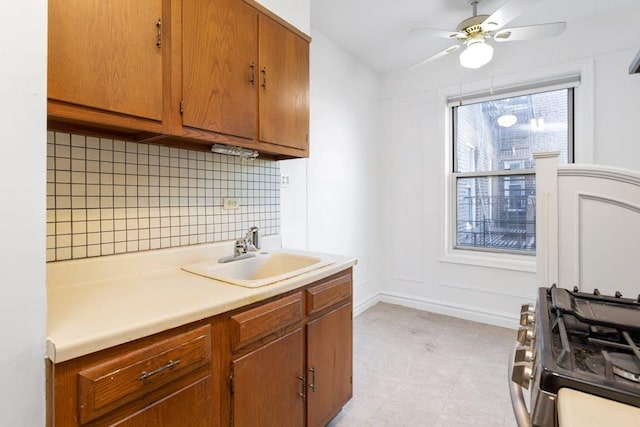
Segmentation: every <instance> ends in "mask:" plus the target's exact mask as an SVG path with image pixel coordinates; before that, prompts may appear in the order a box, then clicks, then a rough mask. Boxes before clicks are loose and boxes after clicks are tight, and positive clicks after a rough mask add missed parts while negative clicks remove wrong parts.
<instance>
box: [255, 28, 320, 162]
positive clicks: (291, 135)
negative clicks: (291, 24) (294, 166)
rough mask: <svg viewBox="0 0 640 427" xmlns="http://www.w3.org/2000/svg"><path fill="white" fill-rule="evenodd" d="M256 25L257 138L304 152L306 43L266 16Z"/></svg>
mask: <svg viewBox="0 0 640 427" xmlns="http://www.w3.org/2000/svg"><path fill="white" fill-rule="evenodd" d="M259 22H260V46H259V52H260V59H259V61H258V62H259V64H260V88H259V90H258V93H259V112H260V113H259V114H260V120H259V123H260V134H259V139H260V141H263V142H269V143H272V144H279V145H284V146H287V147H293V148H299V149H301V150H307V148H308V146H309V144H308V139H309V138H308V136H309V43H308V42H307V41H306V40H304V39H302V38H301V37H299V36H298V35H296V34H295V33H293V32H291V31H290V30H288V29H286V28H285V27H283V26H282V25H280V24H278V23H276V22H275V21H273V20H272V19H270V18H268V17H266V16H262V15H261V16H260V19H259Z"/></svg>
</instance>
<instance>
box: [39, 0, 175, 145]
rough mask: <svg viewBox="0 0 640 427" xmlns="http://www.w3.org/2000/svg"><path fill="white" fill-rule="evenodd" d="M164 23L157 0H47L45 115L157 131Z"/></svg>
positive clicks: (161, 8) (164, 51) (161, 104)
mask: <svg viewBox="0 0 640 427" xmlns="http://www.w3.org/2000/svg"><path fill="white" fill-rule="evenodd" d="M164 24H165V19H164V17H163V0H139V1H130V0H108V1H105V0H49V53H48V55H49V56H48V98H49V117H50V118H53V119H62V120H64V119H73V120H77V121H82V122H89V123H90V122H95V124H96V125H100V124H105V125H108V126H116V127H123V128H127V127H129V128H137V129H139V130H144V131H157V132H159V131H160V130H161V126H160V124H161V121H162V120H163V56H164V55H165V54H168V50H167V49H166V47H165V46H164V41H165V40H164V36H165V33H166V32H165V31H164V28H163V26H164Z"/></svg>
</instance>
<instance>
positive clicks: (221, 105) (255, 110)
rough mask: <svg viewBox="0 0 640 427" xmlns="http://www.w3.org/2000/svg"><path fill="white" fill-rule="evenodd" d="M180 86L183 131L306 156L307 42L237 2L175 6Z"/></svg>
mask: <svg viewBox="0 0 640 427" xmlns="http://www.w3.org/2000/svg"><path fill="white" fill-rule="evenodd" d="M182 88H183V97H182V100H181V101H182V105H183V114H182V124H183V126H185V127H187V128H195V129H200V130H205V131H211V132H216V133H221V134H224V135H229V136H232V137H238V138H246V139H249V140H255V141H258V144H257V145H256V148H259V149H262V150H265V151H273V152H281V153H283V154H291V155H294V156H295V155H297V156H304V155H306V153H307V151H308V147H309V143H308V140H309V42H308V40H306V39H304V38H303V37H302V36H301V35H300V34H298V33H295V32H293V31H292V30H290V29H289V28H286V27H285V26H284V25H282V24H281V23H279V22H276V21H274V20H273V19H272V18H270V17H268V16H266V15H263V14H261V13H259V12H258V11H257V10H256V9H254V8H253V7H250V6H249V5H247V4H246V3H245V2H243V1H239V0H219V1H216V2H213V1H206V2H198V1H195V0H185V1H184V2H183V6H182ZM191 132H192V131H191V130H190V129H186V130H185V135H189V134H190V133H191ZM235 142H236V143H240V144H242V141H235ZM274 145H275V146H274ZM279 147H288V148H291V149H292V150H287V149H284V148H279Z"/></svg>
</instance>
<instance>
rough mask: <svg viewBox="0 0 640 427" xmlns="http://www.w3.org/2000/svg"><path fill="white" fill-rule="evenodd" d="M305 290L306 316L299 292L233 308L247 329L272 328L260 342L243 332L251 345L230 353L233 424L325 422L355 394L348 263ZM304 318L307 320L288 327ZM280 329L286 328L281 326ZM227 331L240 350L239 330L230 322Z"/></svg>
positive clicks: (262, 333) (260, 332) (259, 331)
mask: <svg viewBox="0 0 640 427" xmlns="http://www.w3.org/2000/svg"><path fill="white" fill-rule="evenodd" d="M303 293H304V294H305V298H306V300H307V316H303V315H302V308H301V306H302V301H301V299H300V297H301V295H302V293H301V292H296V293H294V294H292V295H288V296H285V297H283V298H280V299H276V300H274V301H271V302H268V303H266V304H263V305H260V306H258V307H256V308H252V309H249V310H246V311H243V312H240V313H239V314H236V315H233V316H231V319H232V325H233V324H234V323H235V324H236V328H237V329H238V328H239V327H240V325H243V324H244V325H246V326H247V328H246V331H247V332H249V331H256V333H250V334H247V335H246V336H247V337H249V336H254V337H264V336H265V334H266V333H270V334H271V335H269V340H268V341H266V344H263V345H261V346H259V347H257V346H256V345H255V344H256V343H257V344H260V343H261V341H257V340H256V338H253V339H246V340H244V341H245V342H247V343H250V342H253V343H254V345H251V346H247V347H246V348H245V350H244V352H241V351H240V352H239V353H238V354H239V355H238V356H232V357H231V358H232V362H231V365H232V373H231V375H232V378H233V379H232V386H231V408H232V409H231V419H232V424H233V425H234V426H256V425H260V426H274V427H275V426H278V427H280V426H314V427H315V426H324V425H326V424H327V423H328V422H329V421H330V420H331V419H332V418H333V417H334V416H335V415H336V414H337V413H338V412H339V411H340V409H341V408H342V407H343V406H344V405H345V404H346V403H347V402H348V401H349V399H351V396H352V374H353V362H352V360H353V343H352V341H353V332H352V330H353V320H352V302H351V301H352V273H351V269H349V270H346V271H344V272H342V273H338V274H336V275H334V276H331V277H329V278H328V279H325V280H321V281H320V282H317V283H315V284H311V285H309V286H308V287H307V288H306V289H305V290H304V291H303ZM294 303H295V304H297V305H296V307H299V308H298V309H299V310H300V311H299V312H297V313H300V315H299V317H296V322H295V323H292V322H291V321H290V320H287V319H292V316H291V315H290V314H288V313H291V310H290V308H291V307H293V306H294ZM277 319H279V320H277ZM259 320H264V322H258V321H259ZM301 323H302V324H304V327H303V328H300V327H298V328H297V329H296V330H294V331H293V332H289V329H287V326H288V325H292V324H295V325H300V324H301ZM258 325H261V326H260V327H257V326H258ZM278 330H281V331H285V332H283V333H282V334H276V333H275V332H276V331H278ZM230 334H231V336H230V342H231V349H232V351H236V352H238V351H239V350H238V349H240V348H242V346H238V342H243V340H238V339H237V338H234V336H235V335H237V333H235V332H234V331H233V326H232V330H231V331H230ZM249 349H250V350H249ZM301 407H302V408H303V410H301V409H300V408H301ZM300 411H302V412H300ZM305 414H306V415H305Z"/></svg>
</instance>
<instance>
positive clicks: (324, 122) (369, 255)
mask: <svg viewBox="0 0 640 427" xmlns="http://www.w3.org/2000/svg"><path fill="white" fill-rule="evenodd" d="M312 31H313V32H312V37H313V41H312V43H311V96H310V100H311V124H310V127H311V129H310V134H311V140H310V153H311V155H310V158H309V159H308V160H307V159H300V160H290V161H283V162H281V165H280V168H281V173H283V174H289V175H290V176H291V187H290V188H283V189H282V190H281V210H282V238H283V246H286V247H294V248H300V249H307V250H311V251H318V252H330V253H338V254H348V255H353V256H356V257H357V258H358V265H357V266H356V267H355V269H354V304H355V306H356V311H358V310H361V309H363V308H365V307H366V304H367V302H368V301H369V300H370V299H371V298H372V297H374V296H375V295H377V293H378V283H379V281H378V278H379V277H380V273H379V269H378V265H379V263H380V258H379V254H378V245H377V244H378V242H379V240H380V239H379V237H378V236H379V230H380V225H379V215H378V207H379V203H380V200H379V185H380V184H379V176H380V175H379V173H378V169H377V166H378V150H377V149H376V147H377V146H378V136H377V123H378V119H379V114H378V88H379V81H378V79H377V77H376V76H375V75H374V73H373V72H372V71H370V70H369V69H367V68H366V67H365V66H364V65H362V64H361V63H359V62H358V61H357V60H355V59H354V58H353V57H351V56H350V55H349V54H347V53H346V52H345V51H344V50H342V49H341V48H339V47H338V46H336V45H335V44H334V43H332V42H331V41H330V40H328V39H327V38H326V37H325V36H324V35H323V34H322V33H320V32H319V31H317V30H316V29H315V28H314V29H312Z"/></svg>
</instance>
